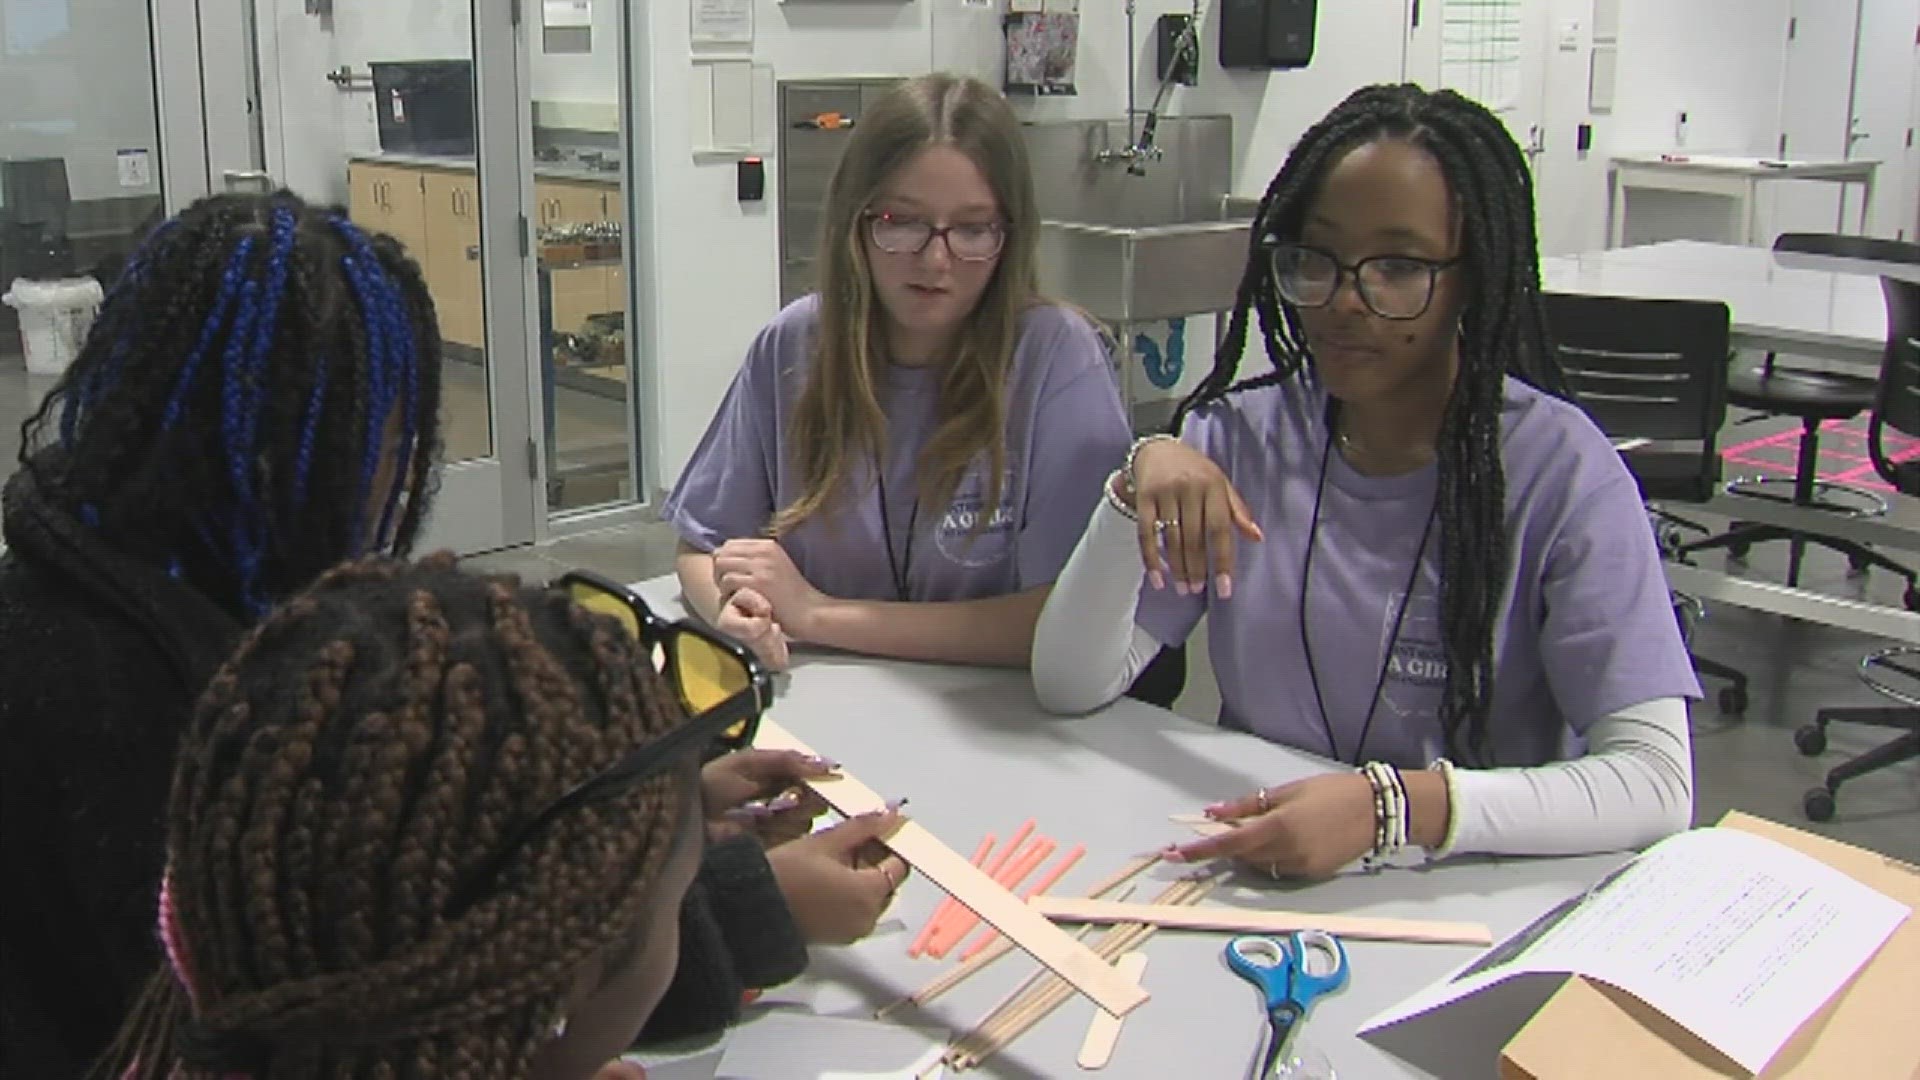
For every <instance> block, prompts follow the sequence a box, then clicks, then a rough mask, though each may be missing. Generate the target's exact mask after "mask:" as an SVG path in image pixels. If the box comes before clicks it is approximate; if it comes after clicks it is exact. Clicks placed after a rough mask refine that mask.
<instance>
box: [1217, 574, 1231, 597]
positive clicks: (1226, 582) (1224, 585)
mask: <svg viewBox="0 0 1920 1080" xmlns="http://www.w3.org/2000/svg"><path fill="white" fill-rule="evenodd" d="M1213 592H1214V595H1216V596H1218V597H1219V598H1220V599H1222V600H1227V599H1230V598H1231V597H1232V596H1233V579H1232V578H1230V577H1228V576H1227V575H1225V574H1221V575H1220V576H1219V577H1217V578H1214V579H1213Z"/></svg>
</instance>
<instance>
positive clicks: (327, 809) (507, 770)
mask: <svg viewBox="0 0 1920 1080" xmlns="http://www.w3.org/2000/svg"><path fill="white" fill-rule="evenodd" d="M684 720H685V716H684V713H683V712H682V711H681V709H680V707H679V705H678V704H677V699H676V698H675V696H674V695H673V693H672V692H671V691H670V690H669V689H668V688H667V687H666V685H665V684H664V682H663V681H662V680H661V678H660V677H659V676H658V675H656V674H655V673H654V669H653V666H652V665H651V663H649V662H648V660H647V657H646V656H645V655H644V654H643V653H641V652H640V646H639V645H637V644H636V643H635V642H634V641H633V639H632V637H631V636H630V635H628V634H627V633H626V632H625V631H624V630H623V629H622V628H621V627H620V626H619V625H618V624H617V623H616V622H614V621H613V620H611V619H607V618H604V617H601V616H595V615H591V614H589V613H587V612H586V611H585V610H583V609H581V608H579V607H578V606H576V605H574V604H572V603H571V602H569V601H568V600H567V598H566V597H565V596H564V595H562V594H560V593H557V592H552V591H547V590H540V589H527V588H521V587H519V584H518V582H517V581H515V580H513V579H510V578H494V579H489V578H481V577H477V576H472V575H467V574H463V573H461V572H460V571H458V570H457V569H455V568H454V564H453V561H452V559H451V558H450V557H440V556H436V557H433V558H429V559H428V560H425V561H423V562H422V563H420V564H418V565H415V566H408V565H407V564H404V563H401V562H397V561H393V560H388V559H382V558H374V559H369V560H363V561H361V562H359V563H353V564H347V565H345V566H342V567H339V568H337V569H335V570H332V571H329V572H328V573H327V574H325V575H324V576H323V577H322V578H321V580H320V581H319V582H318V583H317V584H316V585H315V586H314V587H313V588H312V589H311V590H309V591H308V592H306V593H304V594H302V595H300V596H299V597H297V598H296V599H294V600H293V601H291V602H290V603H288V604H286V605H284V606H282V607H281V608H279V609H278V610H277V611H275V612H274V613H273V614H272V615H271V616H269V617H268V618H267V619H266V620H265V621H264V622H263V623H261V624H260V625H259V626H257V627H256V628H255V629H254V630H253V631H252V632H251V634H250V635H249V636H248V638H247V640H246V641H245V642H243V643H242V645H241V646H240V647H239V649H238V651H237V652H236V653H235V655H234V657H233V658H232V659H231V660H230V661H229V662H228V663H227V665H226V666H225V667H224V668H223V669H222V670H221V672H220V673H219V674H218V675H217V676H216V678H215V679H214V681H213V682H212V684H211V685H210V686H209V688H208V690H207V692H206V694H205V695H204V696H203V697H202V699H201V702H200V705H199V708H198V711H197V715H196V717H195V720H194V724H193V727H192V728H191V730H190V731H189V733H188V735H187V738H186V739H185V741H184V742H183V744H182V746H181V752H180V756H179V758H178V761H177V765H176V771H175V775H174V784H173V792H172V796H171V800H170V804H169V809H168V857H169V862H168V873H167V881H166V885H165V886H164V887H163V889H162V894H161V895H162V902H161V908H162V911H161V916H162V935H161V936H162V938H163V940H164V941H165V944H166V945H167V950H166V951H167V954H168V956H169V958H170V964H169V966H168V967H167V968H164V969H163V970H162V971H160V972H159V973H157V974H156V975H155V977H154V979H153V980H152V982H151V983H150V984H149V986H148V988H147V991H146V994H145V996H144V997H143V999H142V1001H141V1003H140V1006H139V1008H138V1010H137V1011H136V1013H135V1014H134V1016H132V1017H131V1018H129V1020H128V1023H127V1026H126V1027H125V1028H124V1029H123V1030H122V1033H121V1037H120V1040H119V1042H118V1043H116V1045H115V1047H114V1050H113V1052H112V1054H111V1056H110V1057H109V1059H108V1060H107V1061H105V1062H103V1063H102V1067H101V1070H100V1071H99V1074H100V1075H107V1076H113V1077H116V1078H119V1077H126V1078H128V1080H145V1078H151V1080H161V1078H168V1080H173V1078H178V1080H200V1078H202V1077H219V1078H223V1080H224V1078H226V1077H232V1076H244V1077H246V1078H248V1080H349V1078H352V1080H360V1078H367V1080H373V1078H381V1080H387V1078H399V1077H419V1078H428V1077H443V1076H444V1077H454V1076H458V1077H462V1078H473V1080H488V1078H494V1077H499V1078H508V1077H516V1078H517V1077H521V1076H524V1075H525V1073H526V1070H527V1067H528V1064H529V1062H530V1061H531V1060H532V1058H533V1055H534V1054H535V1052H536V1051H537V1050H538V1049H539V1047H540V1046H541V1044H542V1043H543V1042H544V1041H546V1040H547V1039H548V1038H550V1037H551V1035H552V1030H553V1026H554V1023H555V1021H556V1020H557V1019H559V1018H560V1017H561V1015H562V1009H563V1008H564V1006H565V999H566V996H567V994H568V993H569V992H570V991H571V990H572V988H573V986H574V980H575V979H576V977H577V975H578V973H579V971H580V970H581V969H582V967H583V966H584V965H585V964H586V963H587V962H588V961H590V960H591V959H592V958H594V957H596V956H604V955H608V954H609V953H618V952H619V951H621V950H623V949H631V948H633V947H634V945H633V938H634V935H635V934H636V933H638V932H639V929H638V928H640V927H642V926H643V925H644V922H643V915H644V913H645V912H646V911H647V910H648V909H649V907H650V905H651V904H653V903H655V902H657V900H658V898H657V897H655V896H654V895H653V893H654V891H655V890H654V888H653V883H655V882H657V881H659V880H660V877H661V874H662V872H663V869H664V867H665V866H666V864H667V862H668V861H669V859H670V858H671V857H672V854H673V852H674V850H675V848H676V845H677V844H679V843H683V842H688V840H687V837H688V836H689V835H694V836H697V830H690V829H688V828H687V827H686V826H687V822H688V821H689V820H690V817H689V816H690V815H691V816H692V818H693V819H697V816H698V810H697V805H696V801H695V800H696V799H697V796H698V791H699V779H698V775H697V769H698V764H699V763H698V760H697V755H692V754H690V755H689V757H688V760H687V762H686V767H685V768H682V769H677V770H671V771H669V772H666V773H662V774H660V775H658V776H655V777H652V778H650V779H647V780H644V781H641V782H639V783H637V784H635V785H634V786H633V787H631V788H629V789H627V790H624V791H621V792H619V793H617V794H613V795H610V796H609V797H607V798H606V799H603V800H600V801H596V802H592V803H588V804H586V805H584V806H582V807H580V808H579V809H577V810H573V811H571V812H569V813H566V814H563V815H561V816H559V817H557V818H555V819H554V820H553V821H552V822H551V823H550V825H549V826H548V827H546V828H544V829H543V830H541V831H538V832H535V833H532V834H527V835H529V836H530V837H531V839H530V840H529V841H528V842H527V843H526V845H525V846H524V847H522V848H519V849H518V854H517V856H516V857H514V858H513V859H512V860H511V861H510V862H508V863H507V864H506V869H505V870H504V871H503V872H502V874H501V876H500V877H499V879H498V881H497V883H496V884H495V886H494V887H493V889H492V890H491V891H489V892H486V893H484V894H482V895H481V897H480V899H479V900H478V901H476V902H475V903H473V904H472V905H471V906H468V907H466V908H464V909H463V910H461V911H459V912H458V913H453V912H452V909H451V908H450V904H451V903H452V901H453V896H454V893H455V891H456V888H457V887H458V884H459V883H460V882H462V881H463V880H464V879H465V875H467V874H468V873H470V872H472V871H473V869H474V868H475V867H477V866H480V865H483V864H485V863H486V862H487V861H488V860H489V857H490V856H492V855H493V854H494V852H495V850H496V848H497V845H498V844H500V843H501V842H503V838H505V837H507V836H508V835H510V834H511V832H512V830H513V828H514V827H515V826H517V825H518V824H519V823H520V822H522V821H524V820H525V819H527V818H529V817H531V816H533V815H535V814H537V813H539V811H540V810H541V809H542V808H543V807H545V806H547V805H548V804H549V803H550V802H551V801H552V800H553V799H555V798H556V797H557V796H559V795H560V794H561V793H562V792H564V791H566V790H568V789H569V788H571V787H572V786H573V785H575V784H578V783H580V782H582V781H584V780H586V779H588V778H589V777H592V776H593V775H595V774H597V773H598V772H599V771H600V770H601V769H604V768H606V767H607V766H608V765H610V764H612V763H613V762H614V761H617V760H618V759H619V758H620V756H621V755H622V754H623V753H625V752H626V751H627V750H629V749H631V748H632V747H633V746H635V745H638V744H642V743H645V742H648V741H651V740H653V739H655V738H658V737H659V736H660V735H662V734H664V733H665V732H666V731H668V730H669V729H671V728H672V727H674V726H676V725H678V724H680V723H682V722H684ZM176 1065H178V1067H179V1069H178V1071H177V1072H176V1071H174V1070H175V1066H176Z"/></svg>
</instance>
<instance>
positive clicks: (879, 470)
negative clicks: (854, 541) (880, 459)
mask: <svg viewBox="0 0 1920 1080" xmlns="http://www.w3.org/2000/svg"><path fill="white" fill-rule="evenodd" d="M873 476H874V480H875V481H876V483H877V484H878V486H879V488H880V535H881V536H883V537H884V538H885V539H886V542H887V570H888V572H890V573H891V574H892V575H893V595H894V598H895V599H897V600H899V601H900V602H901V603H903V604H904V603H906V602H907V601H908V598H909V595H910V593H909V591H908V583H909V581H910V579H911V578H912V576H913V534H914V533H916V532H918V531H919V528H920V497H919V496H918V495H916V496H914V498H913V510H912V512H911V513H909V514H908V515H907V545H906V551H905V552H904V553H903V555H902V556H901V558H900V559H899V560H897V561H896V560H895V559H894V555H893V523H892V522H891V521H889V520H888V519H887V476H886V469H885V467H884V466H882V465H880V464H879V463H875V466H874V470H873Z"/></svg>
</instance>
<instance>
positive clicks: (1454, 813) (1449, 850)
mask: <svg viewBox="0 0 1920 1080" xmlns="http://www.w3.org/2000/svg"><path fill="white" fill-rule="evenodd" d="M1427 768H1428V769H1431V770H1433V771H1434V772H1437V773H1439V774H1440V778H1441V780H1442V782H1444V783H1445V784H1446V786H1447V831H1446V835H1445V836H1443V837H1442V838H1441V840H1440V846H1439V847H1437V848H1428V849H1427V859H1428V860H1429V861H1433V860H1438V859H1444V858H1446V857H1447V856H1449V855H1451V854H1453V845H1454V842H1455V841H1456V840H1458V839H1459V838H1460V780H1459V778H1458V777H1457V776H1455V775H1454V774H1455V772H1456V771H1457V770H1456V769H1455V768H1454V764H1453V762H1451V761H1448V760H1447V759H1446V758H1435V759H1434V760H1433V764H1431V765H1429V766H1427Z"/></svg>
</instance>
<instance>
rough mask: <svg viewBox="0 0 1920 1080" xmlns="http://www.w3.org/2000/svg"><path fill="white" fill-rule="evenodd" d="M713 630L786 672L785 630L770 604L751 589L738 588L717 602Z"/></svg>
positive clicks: (773, 666)
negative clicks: (718, 606) (776, 618)
mask: <svg viewBox="0 0 1920 1080" xmlns="http://www.w3.org/2000/svg"><path fill="white" fill-rule="evenodd" d="M714 629H716V630H718V631H720V632H721V633H723V634H725V635H727V636H728V637H730V638H733V639H734V640H735V641H738V642H739V643H740V644H742V645H745V646H746V647H747V648H749V649H752V650H753V654H754V655H755V656H757V657H759V658H760V662H761V663H763V664H765V665H767V667H768V668H769V669H770V670H773V671H785V670H787V666H788V665H789V664H790V663H791V662H792V661H791V657H790V656H789V653H788V648H787V644H788V643H787V632H786V631H785V630H784V629H782V628H781V626H780V623H779V622H778V621H776V620H775V619H774V617H773V605H772V604H770V603H768V602H767V598H766V597H764V596H761V595H760V594H759V593H758V592H756V591H755V590H753V589H741V590H740V591H738V592H736V593H734V594H733V595H731V596H726V597H724V598H723V599H722V600H721V601H720V614H719V616H718V617H717V618H715V619H714Z"/></svg>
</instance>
